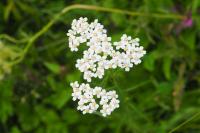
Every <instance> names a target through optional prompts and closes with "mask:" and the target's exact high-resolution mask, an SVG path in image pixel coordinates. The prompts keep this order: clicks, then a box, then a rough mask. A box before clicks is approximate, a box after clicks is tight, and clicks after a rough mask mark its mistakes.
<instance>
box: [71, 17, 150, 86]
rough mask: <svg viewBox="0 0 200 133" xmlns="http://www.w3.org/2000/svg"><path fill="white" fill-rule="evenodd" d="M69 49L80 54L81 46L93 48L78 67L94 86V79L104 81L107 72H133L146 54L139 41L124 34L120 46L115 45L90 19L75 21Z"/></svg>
mask: <svg viewBox="0 0 200 133" xmlns="http://www.w3.org/2000/svg"><path fill="white" fill-rule="evenodd" d="M67 36H68V37H69V47H70V49H71V51H78V46H79V45H80V44H82V43H86V45H87V46H88V47H89V48H88V49H87V50H85V51H84V52H83V54H84V55H83V58H81V59H78V60H77V63H76V67H77V68H78V69H79V70H80V71H81V72H83V73H84V75H83V76H84V79H85V80H87V81H88V82H91V78H92V77H95V78H96V77H98V78H103V75H104V72H105V70H106V69H109V68H112V69H115V68H117V67H120V68H123V69H125V70H126V71H129V70H130V68H132V67H133V65H134V64H135V65H137V64H139V63H140V62H141V59H140V58H141V57H142V56H144V54H145V53H146V51H145V50H143V47H142V46H139V39H138V38H135V39H132V38H131V37H130V36H127V35H126V34H124V35H123V36H122V37H121V40H120V41H119V42H114V43H112V42H111V37H108V36H107V31H106V30H105V29H104V26H103V25H101V24H100V23H98V20H95V21H94V22H92V23H90V24H89V23H88V22H87V18H82V17H81V18H79V19H78V20H76V19H75V20H73V22H72V25H71V29H70V30H69V31H68V33H67Z"/></svg>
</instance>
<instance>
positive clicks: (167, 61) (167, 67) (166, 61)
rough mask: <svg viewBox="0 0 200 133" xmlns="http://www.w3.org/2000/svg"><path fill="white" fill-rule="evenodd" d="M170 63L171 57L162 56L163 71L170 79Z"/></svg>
mask: <svg viewBox="0 0 200 133" xmlns="http://www.w3.org/2000/svg"><path fill="white" fill-rule="evenodd" d="M171 64H172V60H171V58H168V57H166V58H164V60H163V72H164V75H165V78H166V79H168V80H169V79H170V78H171Z"/></svg>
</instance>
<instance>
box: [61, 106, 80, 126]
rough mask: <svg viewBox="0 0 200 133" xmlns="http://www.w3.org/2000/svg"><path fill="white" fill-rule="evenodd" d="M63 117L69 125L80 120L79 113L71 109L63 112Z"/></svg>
mask: <svg viewBox="0 0 200 133" xmlns="http://www.w3.org/2000/svg"><path fill="white" fill-rule="evenodd" d="M62 117H63V119H64V120H65V121H66V122H67V123H68V124H74V123H76V122H78V120H79V115H78V111H77V110H74V109H70V108H67V109H65V110H64V111H63V114H62Z"/></svg>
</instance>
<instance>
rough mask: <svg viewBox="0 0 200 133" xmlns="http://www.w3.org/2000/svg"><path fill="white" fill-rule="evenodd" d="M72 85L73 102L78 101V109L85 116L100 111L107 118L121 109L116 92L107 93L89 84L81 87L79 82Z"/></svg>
mask: <svg viewBox="0 0 200 133" xmlns="http://www.w3.org/2000/svg"><path fill="white" fill-rule="evenodd" d="M70 85H71V87H72V88H73V93H72V97H73V100H74V101H76V100H78V107H77V109H78V110H80V111H82V112H83V114H86V113H94V112H96V111H97V110H98V109H99V110H100V113H101V114H102V115H103V116H104V117H105V116H107V115H110V114H111V112H112V111H114V110H115V109H116V108H118V107H119V100H118V99H117V98H118V95H117V94H116V92H115V91H108V92H106V90H105V89H103V88H101V87H95V88H91V87H90V85H89V84H84V83H82V84H80V85H79V83H78V82H77V81H76V82H74V83H71V84H70ZM97 101H99V103H97Z"/></svg>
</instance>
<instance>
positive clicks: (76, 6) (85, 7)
mask: <svg viewBox="0 0 200 133" xmlns="http://www.w3.org/2000/svg"><path fill="white" fill-rule="evenodd" d="M74 9H83V10H93V11H101V12H109V13H118V14H124V15H130V16H142V17H154V18H160V19H178V20H183V19H185V16H182V15H177V14H158V13H151V14H147V13H142V12H132V11H127V10H122V9H117V8H107V7H100V6H94V5H81V4H74V5H70V6H67V7H65V8H64V9H63V10H61V12H59V13H58V14H56V15H55V17H54V18H53V19H52V20H50V21H49V22H48V23H47V24H46V25H45V26H44V27H43V28H42V29H41V30H39V31H38V32H37V33H35V34H34V35H33V36H32V37H31V38H30V40H28V43H27V45H26V47H25V48H24V50H23V52H22V54H21V56H20V57H19V58H17V59H16V60H15V61H13V62H12V63H11V65H15V64H18V63H20V62H21V61H22V60H23V59H24V57H25V56H26V54H27V52H28V50H29V48H30V47H31V46H32V45H33V43H34V42H35V41H36V40H37V39H38V38H39V37H40V36H41V35H43V34H44V33H45V32H46V31H48V29H49V28H51V26H52V25H53V24H54V23H55V22H56V21H57V20H58V19H59V18H60V17H61V16H62V15H64V14H65V13H67V12H69V11H71V10H74Z"/></svg>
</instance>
